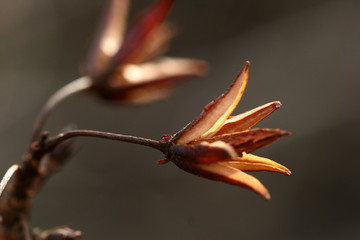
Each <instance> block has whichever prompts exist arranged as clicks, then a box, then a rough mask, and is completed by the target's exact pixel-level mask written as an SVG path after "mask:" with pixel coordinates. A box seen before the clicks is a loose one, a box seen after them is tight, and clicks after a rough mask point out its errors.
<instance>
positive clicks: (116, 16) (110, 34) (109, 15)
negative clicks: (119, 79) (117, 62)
mask: <svg viewBox="0 0 360 240" xmlns="http://www.w3.org/2000/svg"><path fill="white" fill-rule="evenodd" d="M128 8H129V1H128V0H110V1H109V2H108V3H107V6H106V7H105V9H104V12H103V15H102V19H101V22H100V25H99V27H98V30H97V34H96V36H95V39H94V42H93V44H92V47H91V49H90V52H89V56H88V58H87V61H86V66H85V67H86V74H87V75H89V76H91V77H93V78H95V77H97V76H99V75H101V74H102V73H103V72H104V71H105V66H106V65H107V64H108V62H109V59H110V58H111V57H112V56H114V55H115V54H116V52H117V51H118V50H119V49H120V46H121V44H122V42H123V37H124V32H125V25H126V17H127V12H128Z"/></svg>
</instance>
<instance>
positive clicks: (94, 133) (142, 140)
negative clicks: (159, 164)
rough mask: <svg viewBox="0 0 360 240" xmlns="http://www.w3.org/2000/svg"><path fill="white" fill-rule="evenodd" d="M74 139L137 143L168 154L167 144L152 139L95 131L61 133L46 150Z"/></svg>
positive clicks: (48, 142) (51, 139)
mask: <svg viewBox="0 0 360 240" xmlns="http://www.w3.org/2000/svg"><path fill="white" fill-rule="evenodd" d="M73 137H95V138H103V139H109V140H115V141H122V142H129V143H135V144H139V145H144V146H148V147H151V148H155V149H157V150H159V151H161V152H163V153H164V154H166V152H167V148H168V147H167V143H165V142H161V141H156V140H152V139H147V138H142V137H135V136H129V135H123V134H117V133H109V132H101V131H93V130H71V131H67V132H64V133H60V134H59V135H57V136H55V137H53V138H50V139H48V140H47V142H46V148H48V149H52V148H54V147H56V146H57V145H58V144H60V143H61V142H63V141H65V140H67V139H69V138H73Z"/></svg>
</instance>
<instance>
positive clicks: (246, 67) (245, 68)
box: [241, 61, 250, 72]
mask: <svg viewBox="0 0 360 240" xmlns="http://www.w3.org/2000/svg"><path fill="white" fill-rule="evenodd" d="M249 67H250V61H246V62H245V64H244V66H243V67H242V70H241V71H245V72H248V71H249Z"/></svg>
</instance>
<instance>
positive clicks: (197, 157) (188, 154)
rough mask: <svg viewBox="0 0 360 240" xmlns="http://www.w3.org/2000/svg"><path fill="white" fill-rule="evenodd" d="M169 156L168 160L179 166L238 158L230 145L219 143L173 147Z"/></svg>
mask: <svg viewBox="0 0 360 240" xmlns="http://www.w3.org/2000/svg"><path fill="white" fill-rule="evenodd" d="M170 154H171V159H170V160H171V161H173V162H177V163H180V164H182V163H183V162H185V163H212V162H219V161H225V160H228V159H231V158H236V157H238V155H237V154H236V152H235V150H234V149H233V148H232V147H231V146H230V145H228V144H226V143H224V142H221V141H218V142H214V143H211V144H209V143H207V142H202V143H200V144H198V145H173V146H172V147H171V150H170Z"/></svg>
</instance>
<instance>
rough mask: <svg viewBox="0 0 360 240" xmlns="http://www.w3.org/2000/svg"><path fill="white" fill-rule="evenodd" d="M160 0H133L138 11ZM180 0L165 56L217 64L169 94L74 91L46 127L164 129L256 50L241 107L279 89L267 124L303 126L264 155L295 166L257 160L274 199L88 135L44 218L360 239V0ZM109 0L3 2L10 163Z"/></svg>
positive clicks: (125, 230)
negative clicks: (121, 100) (269, 167)
mask: <svg viewBox="0 0 360 240" xmlns="http://www.w3.org/2000/svg"><path fill="white" fill-rule="evenodd" d="M149 2H151V1H140V0H138V1H133V4H132V13H134V12H136V11H138V10H139V9H141V8H143V7H144V6H146V5H147V4H148V3H149ZM194 2H195V1H190V0H182V1H177V2H176V4H175V8H174V9H173V11H172V14H171V16H170V19H171V20H172V21H173V22H175V23H176V24H177V25H178V28H179V29H180V31H181V35H180V36H178V37H177V38H176V39H175V40H174V42H173V45H172V48H171V49H170V51H169V53H168V55H171V56H181V57H196V58H201V59H205V60H207V61H208V62H209V63H210V65H211V71H210V72H209V75H208V76H207V77H206V78H204V79H197V80H194V81H191V82H188V83H187V84H185V85H182V86H181V87H179V88H178V89H176V91H175V93H174V94H173V95H172V96H171V97H170V98H168V99H167V100H165V101H161V102H157V103H155V104H152V105H149V106H144V107H138V108H131V107H121V106H120V107H117V106H112V105H106V104H104V103H101V102H98V101H96V100H95V99H93V98H90V97H86V96H77V97H74V98H72V99H69V100H68V101H66V102H65V103H63V104H61V105H60V106H59V108H58V109H56V111H55V112H54V114H53V115H52V116H51V118H50V120H49V122H48V125H47V126H46V129H49V130H50V131H52V132H53V133H55V132H57V131H59V130H60V129H61V128H62V127H63V126H64V125H66V124H68V123H76V124H77V125H78V127H79V128H82V129H86V128H87V129H95V130H104V131H112V132H119V133H125V134H132V135H139V136H143V137H148V138H153V139H158V138H160V136H161V135H162V134H165V133H174V132H176V131H177V130H179V129H180V128H182V127H183V126H184V125H185V124H186V123H187V122H189V121H191V120H192V119H193V118H194V117H195V116H197V114H198V113H199V112H200V111H201V109H202V107H203V106H204V105H205V104H207V103H208V102H209V101H210V100H212V99H213V98H215V97H217V96H218V95H219V94H220V93H221V92H223V91H224V90H225V89H226V88H227V87H228V86H229V84H230V82H231V81H232V80H233V79H234V77H235V76H236V74H237V72H238V71H239V70H240V68H241V66H242V65H243V63H244V62H245V61H246V60H250V61H251V62H252V65H251V67H250V81H249V84H248V87H247V90H246V92H245V95H244V98H243V100H242V101H241V104H240V105H239V107H238V108H237V109H236V113H240V112H242V111H245V110H248V109H251V108H253V107H256V106H258V105H261V104H263V103H266V102H269V101H272V100H280V101H282V103H283V107H282V108H281V109H280V110H278V111H277V112H276V113H274V114H273V115H272V116H271V117H269V118H268V119H267V120H265V121H264V122H263V123H261V124H260V126H266V127H272V128H276V127H281V128H283V129H286V130H289V131H292V133H293V135H292V136H290V137H288V138H286V139H281V140H280V141H279V142H277V143H275V144H274V145H272V146H271V147H268V148H264V149H262V150H260V151H258V154H259V155H262V156H267V157H269V158H271V159H274V160H276V161H278V162H280V163H282V164H284V165H286V166H287V167H289V168H290V169H291V170H292V171H293V175H292V176H291V177H286V176H282V175H279V174H272V173H256V174H254V175H256V176H257V177H259V179H260V180H261V181H262V182H263V183H264V184H265V185H266V186H267V187H268V188H269V190H270V192H271V194H272V200H271V201H269V202H266V201H264V200H262V199H261V198H260V197H259V196H257V195H256V194H255V193H253V192H251V191H248V190H246V189H243V188H238V187H234V186H230V185H226V184H222V183H217V182H213V181H208V180H204V179H201V178H198V177H196V176H192V175H190V174H187V173H185V172H182V171H181V170H179V169H178V168H176V167H175V166H173V165H171V164H168V165H164V166H158V165H157V164H156V160H158V159H161V158H162V156H161V155H160V154H159V153H158V152H156V151H154V150H152V149H147V148H143V147H141V146H134V145H130V144H126V143H118V142H109V141H105V140H96V139H79V140H78V142H77V148H76V154H75V156H74V157H73V158H71V160H70V161H69V162H68V164H67V165H66V167H65V168H64V169H63V171H62V172H61V173H59V174H57V175H56V177H54V178H52V179H51V181H50V182H49V183H48V184H47V185H46V187H45V188H44V189H43V191H42V192H41V193H40V194H39V195H38V197H37V199H36V202H35V208H34V212H33V225H34V226H40V227H42V228H50V227H53V226H55V225H62V224H70V225H71V226H72V227H74V228H76V229H81V230H83V232H84V234H85V238H84V239H94V240H95V239H208V240H217V239H359V238H360V207H359V202H360V193H359V184H360V180H359V170H360V161H359V160H360V159H359V156H358V150H359V148H360V144H359V137H358V135H359V133H360V127H359V120H360V111H359V103H360V96H359V89H360V44H359V43H360V26H359V23H360V14H359V12H360V2H359V1H357V0H333V1H310V0H307V1H300V0H296V1H295V0H294V1H285V0H276V1H266V0H257V1H243V0H241V1H240V0H223V1H205V0H203V1H196V3H194ZM102 6H103V1H100V0H96V1H86V0H78V1H70V0H50V1H49V0H27V1H24V0H22V1H21V0H3V1H1V2H0V116H1V117H0V146H1V148H0V149H1V151H0V159H1V161H0V169H1V172H2V173H4V172H5V171H6V169H7V167H9V166H10V165H11V164H13V163H17V162H19V161H20V159H21V155H22V154H23V152H24V150H25V149H26V146H27V143H28V139H29V136H30V130H31V127H32V123H33V120H34V118H35V117H36V114H37V113H38V112H39V110H40V108H41V105H42V104H43V103H44V101H45V100H46V99H47V98H48V97H49V96H50V95H51V93H53V92H54V91H55V90H56V89H58V88H59V87H61V86H62V85H64V84H66V83H68V82H69V81H71V80H72V79H75V78H77V77H78V66H79V63H80V62H81V61H82V60H83V59H84V56H85V55H86V51H87V48H88V46H89V42H90V39H91V37H92V34H93V32H94V26H95V25H96V21H97V18H98V16H99V14H100V9H101V7H102Z"/></svg>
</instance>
